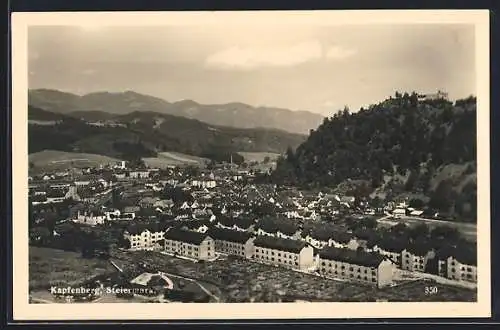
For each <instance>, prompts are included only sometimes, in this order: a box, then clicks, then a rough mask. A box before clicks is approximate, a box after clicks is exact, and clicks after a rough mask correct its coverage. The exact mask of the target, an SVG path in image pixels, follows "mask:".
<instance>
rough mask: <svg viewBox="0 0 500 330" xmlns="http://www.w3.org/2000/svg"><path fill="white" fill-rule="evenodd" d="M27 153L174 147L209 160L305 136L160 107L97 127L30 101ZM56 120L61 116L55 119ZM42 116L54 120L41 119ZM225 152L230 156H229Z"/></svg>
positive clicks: (151, 153) (140, 152) (125, 154)
mask: <svg viewBox="0 0 500 330" xmlns="http://www.w3.org/2000/svg"><path fill="white" fill-rule="evenodd" d="M28 116H29V118H30V119H31V120H33V121H36V122H37V123H36V124H30V125H29V134H28V135H29V137H28V139H29V153H34V152H38V151H42V150H59V151H73V152H84V153H94V154H99V155H106V156H110V157H115V158H119V159H136V158H141V157H155V156H156V154H157V153H158V152H163V151H175V152H182V153H186V154H190V155H195V156H201V157H206V158H211V159H214V158H215V159H218V160H221V159H224V160H225V159H226V158H227V159H229V158H230V157H229V154H231V153H236V152H239V151H248V152H275V153H283V152H284V151H285V150H286V149H287V147H291V148H295V147H297V146H298V145H299V144H300V143H302V142H303V141H304V140H305V138H306V137H305V136H304V135H300V134H292V133H287V132H284V131H279V130H272V129H238V128H232V127H222V126H215V125H209V124H206V123H203V122H200V121H198V120H194V119H187V118H183V117H177V116H172V115H165V114H160V113H156V112H139V111H137V112H132V113H128V114H125V115H113V116H111V117H109V118H107V120H108V121H109V123H110V124H106V122H104V124H103V125H104V126H96V125H93V124H92V123H91V121H86V120H82V119H78V118H74V117H70V116H65V115H63V114H59V113H58V114H55V113H52V114H51V112H49V111H46V110H43V109H39V108H36V107H33V106H30V107H29V109H28ZM54 119H57V121H54ZM44 120H52V121H54V122H48V124H45V125H44V124H43V121H44ZM226 156H227V157H226Z"/></svg>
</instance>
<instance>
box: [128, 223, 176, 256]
mask: <svg viewBox="0 0 500 330" xmlns="http://www.w3.org/2000/svg"><path fill="white" fill-rule="evenodd" d="M166 230H167V228H166V227H164V226H162V225H160V224H159V223H156V222H153V223H146V224H133V225H130V226H129V227H128V228H127V229H126V230H125V232H124V237H125V238H126V239H128V240H129V241H130V249H131V250H161V249H163V238H164V234H165V232H166Z"/></svg>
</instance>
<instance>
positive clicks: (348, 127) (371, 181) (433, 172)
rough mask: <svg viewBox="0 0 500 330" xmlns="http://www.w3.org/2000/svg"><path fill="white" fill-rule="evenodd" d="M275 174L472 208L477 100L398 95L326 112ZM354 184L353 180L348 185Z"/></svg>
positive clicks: (463, 211)
mask: <svg viewBox="0 0 500 330" xmlns="http://www.w3.org/2000/svg"><path fill="white" fill-rule="evenodd" d="M271 178H272V180H273V181H274V182H276V183H282V184H298V185H304V186H309V187H313V186H316V187H319V186H322V187H324V186H328V187H332V188H334V187H340V186H346V185H347V186H350V188H349V189H348V190H350V191H348V193H353V194H354V193H355V194H357V195H359V196H361V197H372V198H373V197H375V196H378V197H381V198H382V199H384V198H385V199H393V198H395V197H397V196H401V195H405V194H406V195H407V196H408V195H410V196H413V197H415V196H417V197H418V198H419V199H421V200H422V201H423V203H422V204H427V202H428V205H429V206H430V207H433V208H434V209H436V210H438V211H440V212H442V213H449V214H452V215H457V214H458V215H461V216H464V217H475V214H476V190H477V187H476V98H475V97H472V96H471V97H469V98H467V99H463V100H458V101H456V102H455V103H452V102H449V101H446V100H442V99H441V100H429V101H422V100H420V99H419V97H418V95H417V94H416V93H412V94H408V93H404V94H401V93H396V95H395V97H390V98H389V99H386V100H385V101H383V102H380V103H378V104H375V105H372V106H370V107H369V108H368V109H363V108H361V109H360V110H359V111H358V112H355V113H351V112H350V111H349V109H348V108H345V109H344V110H343V111H340V112H338V113H337V114H335V115H334V116H333V117H331V118H325V120H324V121H323V123H322V124H321V125H320V126H319V127H318V129H316V130H311V131H310V135H309V137H308V139H307V140H306V141H305V142H304V143H303V144H301V145H300V146H299V147H298V148H297V150H296V152H293V150H291V149H290V150H288V152H287V154H286V156H285V157H282V158H280V159H279V160H278V165H277V168H276V170H275V171H274V173H273V174H272V177H271ZM353 182H356V183H357V184H355V185H353V184H350V183H353Z"/></svg>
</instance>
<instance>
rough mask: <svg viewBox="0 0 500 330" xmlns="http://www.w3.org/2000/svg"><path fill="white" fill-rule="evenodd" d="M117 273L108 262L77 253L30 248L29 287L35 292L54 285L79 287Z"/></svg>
mask: <svg viewBox="0 0 500 330" xmlns="http://www.w3.org/2000/svg"><path fill="white" fill-rule="evenodd" d="M115 272H116V271H115V269H114V268H113V267H112V266H111V265H110V264H109V263H108V262H107V261H105V260H98V259H84V258H82V257H81V255H80V253H77V252H68V251H62V250H56V249H49V248H41V247H33V246H30V248H29V286H30V289H33V290H36V289H46V288H49V287H51V286H53V285H57V286H68V285H79V284H80V283H81V282H84V281H85V280H88V279H91V278H93V277H95V276H99V275H103V274H108V273H109V274H111V273H115Z"/></svg>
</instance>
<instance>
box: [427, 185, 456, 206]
mask: <svg viewBox="0 0 500 330" xmlns="http://www.w3.org/2000/svg"><path fill="white" fill-rule="evenodd" d="M452 205H453V185H452V182H451V181H450V180H443V181H441V182H440V183H439V185H438V187H437V188H436V190H435V191H434V193H433V194H432V197H431V200H430V201H429V206H430V207H431V208H433V209H435V210H438V211H442V212H448V211H449V209H450V207H451V206H452Z"/></svg>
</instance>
